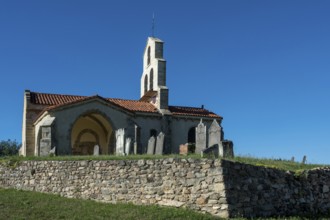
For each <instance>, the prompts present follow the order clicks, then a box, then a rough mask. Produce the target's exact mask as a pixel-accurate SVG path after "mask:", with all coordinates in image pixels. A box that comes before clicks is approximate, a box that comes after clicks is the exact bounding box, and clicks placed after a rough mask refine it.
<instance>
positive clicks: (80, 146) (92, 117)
mask: <svg viewBox="0 0 330 220" xmlns="http://www.w3.org/2000/svg"><path fill="white" fill-rule="evenodd" d="M112 132H113V128H112V126H111V124H110V123H109V122H108V120H107V119H106V118H104V117H103V116H102V115H101V114H99V113H89V114H84V115H82V116H80V117H79V118H78V119H77V120H76V122H75V123H74V125H73V127H72V131H71V148H72V154H73V155H93V151H94V146H95V145H98V146H99V151H100V152H99V153H100V154H109V153H110V152H112V150H111V149H110V148H111V146H113V144H112V143H113V142H114V141H115V140H113V135H112Z"/></svg>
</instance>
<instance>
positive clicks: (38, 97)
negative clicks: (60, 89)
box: [30, 92, 85, 105]
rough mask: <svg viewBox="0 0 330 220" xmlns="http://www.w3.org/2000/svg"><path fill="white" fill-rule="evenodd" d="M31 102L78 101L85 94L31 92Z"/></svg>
mask: <svg viewBox="0 0 330 220" xmlns="http://www.w3.org/2000/svg"><path fill="white" fill-rule="evenodd" d="M30 97H31V98H30V100H31V103H33V104H37V105H59V104H64V103H68V102H73V101H77V100H79V99H82V98H84V97H85V96H76V95H59V94H48V93H37V92H31V93H30Z"/></svg>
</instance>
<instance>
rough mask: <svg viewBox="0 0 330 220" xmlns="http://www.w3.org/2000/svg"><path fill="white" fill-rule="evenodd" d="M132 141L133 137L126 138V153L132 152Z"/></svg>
mask: <svg viewBox="0 0 330 220" xmlns="http://www.w3.org/2000/svg"><path fill="white" fill-rule="evenodd" d="M131 143H132V139H131V138H126V143H125V154H126V155H129V154H130V153H131Z"/></svg>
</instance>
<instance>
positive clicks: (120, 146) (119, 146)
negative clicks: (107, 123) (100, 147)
mask: <svg viewBox="0 0 330 220" xmlns="http://www.w3.org/2000/svg"><path fill="white" fill-rule="evenodd" d="M124 144H125V129H124V128H121V129H118V130H117V131H116V155H120V156H122V155H125V152H124Z"/></svg>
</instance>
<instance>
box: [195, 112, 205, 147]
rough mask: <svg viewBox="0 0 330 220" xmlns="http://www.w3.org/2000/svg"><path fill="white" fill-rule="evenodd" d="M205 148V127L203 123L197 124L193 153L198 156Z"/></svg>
mask: <svg viewBox="0 0 330 220" xmlns="http://www.w3.org/2000/svg"><path fill="white" fill-rule="evenodd" d="M205 148H206V126H205V125H204V124H203V121H202V119H201V121H200V122H199V124H198V125H197V127H196V148H195V153H196V154H200V153H201V152H202V151H203V150H204V149H205Z"/></svg>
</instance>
